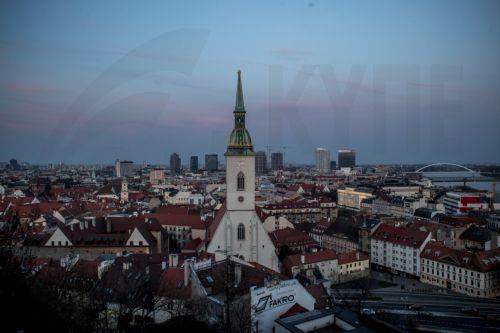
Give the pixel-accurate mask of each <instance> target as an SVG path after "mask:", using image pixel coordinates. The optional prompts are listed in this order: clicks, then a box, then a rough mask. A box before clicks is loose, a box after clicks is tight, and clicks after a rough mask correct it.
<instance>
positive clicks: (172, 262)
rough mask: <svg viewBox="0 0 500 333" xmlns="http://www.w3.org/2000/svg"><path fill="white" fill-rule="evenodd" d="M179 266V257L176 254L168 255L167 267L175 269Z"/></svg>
mask: <svg viewBox="0 0 500 333" xmlns="http://www.w3.org/2000/svg"><path fill="white" fill-rule="evenodd" d="M177 265H179V255H178V254H177V253H170V254H169V255H168V267H177Z"/></svg>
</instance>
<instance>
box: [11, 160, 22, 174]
mask: <svg viewBox="0 0 500 333" xmlns="http://www.w3.org/2000/svg"><path fill="white" fill-rule="evenodd" d="M9 165H10V169H11V170H15V171H17V170H21V166H20V165H19V163H18V162H17V160H16V159H14V158H13V159H11V160H10V161H9Z"/></svg>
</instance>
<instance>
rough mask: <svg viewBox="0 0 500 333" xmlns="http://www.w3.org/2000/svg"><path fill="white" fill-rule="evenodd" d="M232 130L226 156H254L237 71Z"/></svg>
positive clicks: (239, 76)
mask: <svg viewBox="0 0 500 333" xmlns="http://www.w3.org/2000/svg"><path fill="white" fill-rule="evenodd" d="M233 113H234V129H233V131H232V132H231V135H230V136H229V143H228V145H227V151H226V156H249V155H254V152H253V145H252V138H251V137H250V133H248V131H247V129H246V127H245V113H246V112H245V104H244V103H243V87H242V84H241V71H240V70H239V71H238V84H237V86H236V105H235V106H234V112H233Z"/></svg>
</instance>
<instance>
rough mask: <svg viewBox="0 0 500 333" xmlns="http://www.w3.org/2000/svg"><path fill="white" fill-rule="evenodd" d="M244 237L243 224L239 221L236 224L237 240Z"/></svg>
mask: <svg viewBox="0 0 500 333" xmlns="http://www.w3.org/2000/svg"><path fill="white" fill-rule="evenodd" d="M244 239H245V226H244V225H243V223H240V224H239V225H238V240H244Z"/></svg>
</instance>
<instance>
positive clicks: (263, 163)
mask: <svg viewBox="0 0 500 333" xmlns="http://www.w3.org/2000/svg"><path fill="white" fill-rule="evenodd" d="M266 171H267V156H266V153H265V152H263V151H258V152H256V153H255V172H256V173H257V174H258V175H262V174H264V173H266Z"/></svg>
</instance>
